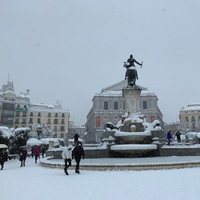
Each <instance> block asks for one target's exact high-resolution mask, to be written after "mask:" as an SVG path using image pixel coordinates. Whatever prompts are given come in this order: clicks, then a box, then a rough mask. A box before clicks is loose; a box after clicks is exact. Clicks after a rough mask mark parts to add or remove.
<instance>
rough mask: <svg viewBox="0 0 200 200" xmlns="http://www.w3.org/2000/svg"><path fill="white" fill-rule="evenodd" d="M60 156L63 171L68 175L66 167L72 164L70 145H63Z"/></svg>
mask: <svg viewBox="0 0 200 200" xmlns="http://www.w3.org/2000/svg"><path fill="white" fill-rule="evenodd" d="M62 157H63V159H64V161H65V167H64V172H65V174H66V175H69V174H68V172H67V169H68V168H69V167H70V166H71V165H72V145H68V146H67V147H64V149H63V152H62Z"/></svg>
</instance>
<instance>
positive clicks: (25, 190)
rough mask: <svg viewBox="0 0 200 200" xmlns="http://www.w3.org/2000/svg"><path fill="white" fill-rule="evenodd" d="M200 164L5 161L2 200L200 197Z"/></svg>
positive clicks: (179, 199)
mask: <svg viewBox="0 0 200 200" xmlns="http://www.w3.org/2000/svg"><path fill="white" fill-rule="evenodd" d="M199 178H200V168H188V169H176V170H148V171H81V174H80V175H78V174H75V173H74V170H69V176H66V175H65V174H64V173H63V170H62V169H52V168H43V167H41V166H40V165H39V164H35V163H34V160H33V159H32V158H28V159H27V164H26V167H22V168H21V167H19V161H18V160H11V161H8V162H6V163H5V169H4V170H2V171H0V199H1V200H16V199H18V200H36V199H39V200H69V199H71V200H78V199H79V200H111V199H112V200H116V199H117V200H118V199H119V200H122V199H126V200H129V199H130V200H133V199H134V200H185V199H190V200H199V199H200V184H199Z"/></svg>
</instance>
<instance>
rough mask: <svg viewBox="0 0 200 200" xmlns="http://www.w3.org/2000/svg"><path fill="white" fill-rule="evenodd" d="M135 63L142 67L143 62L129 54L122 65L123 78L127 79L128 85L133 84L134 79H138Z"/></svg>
mask: <svg viewBox="0 0 200 200" xmlns="http://www.w3.org/2000/svg"><path fill="white" fill-rule="evenodd" d="M135 63H136V64H138V65H140V67H142V65H143V62H142V63H139V62H138V61H137V60H135V59H134V58H133V55H130V57H129V58H128V60H127V62H124V67H125V68H126V74H125V80H127V81H128V86H131V87H133V86H135V85H136V84H135V82H136V79H138V73H137V70H136V67H135Z"/></svg>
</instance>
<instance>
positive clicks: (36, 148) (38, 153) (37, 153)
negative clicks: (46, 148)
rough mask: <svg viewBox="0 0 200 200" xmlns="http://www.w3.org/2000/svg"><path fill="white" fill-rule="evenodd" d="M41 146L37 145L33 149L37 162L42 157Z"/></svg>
mask: <svg viewBox="0 0 200 200" xmlns="http://www.w3.org/2000/svg"><path fill="white" fill-rule="evenodd" d="M40 151H41V150H40V146H39V145H36V146H35V147H34V149H33V155H34V156H35V163H37V159H38V158H40Z"/></svg>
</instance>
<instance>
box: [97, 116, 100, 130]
mask: <svg viewBox="0 0 200 200" xmlns="http://www.w3.org/2000/svg"><path fill="white" fill-rule="evenodd" d="M99 127H100V117H99V116H97V117H96V128H99Z"/></svg>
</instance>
